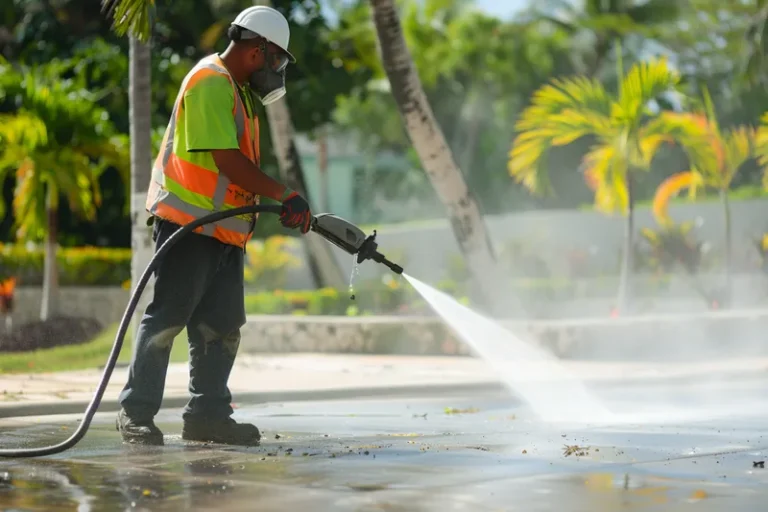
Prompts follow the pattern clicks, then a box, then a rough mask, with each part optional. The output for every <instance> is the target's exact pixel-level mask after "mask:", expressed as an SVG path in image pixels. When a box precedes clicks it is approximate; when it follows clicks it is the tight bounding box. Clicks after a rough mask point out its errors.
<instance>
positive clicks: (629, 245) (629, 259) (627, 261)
mask: <svg viewBox="0 0 768 512" xmlns="http://www.w3.org/2000/svg"><path fill="white" fill-rule="evenodd" d="M632 188H633V187H632V173H631V172H629V171H628V172H627V217H626V223H625V227H624V248H623V252H624V254H623V258H622V264H621V275H620V276H619V293H618V298H617V304H616V308H617V310H618V311H619V312H620V313H622V314H627V313H628V314H631V312H632V274H633V267H634V260H635V197H634V191H633V189H632Z"/></svg>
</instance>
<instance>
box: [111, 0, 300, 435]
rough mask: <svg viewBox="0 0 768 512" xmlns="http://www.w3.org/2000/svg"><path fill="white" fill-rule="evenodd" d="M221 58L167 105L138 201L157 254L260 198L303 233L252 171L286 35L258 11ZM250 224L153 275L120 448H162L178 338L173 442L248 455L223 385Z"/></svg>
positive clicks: (274, 19)
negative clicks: (161, 414)
mask: <svg viewBox="0 0 768 512" xmlns="http://www.w3.org/2000/svg"><path fill="white" fill-rule="evenodd" d="M228 36H229V37H230V39H231V43H230V45H229V47H228V48H227V49H226V51H224V52H223V53H222V54H220V55H211V56H209V57H206V58H204V59H203V60H201V61H200V62H199V63H198V64H197V65H196V66H195V68H194V69H192V71H190V73H189V74H188V75H187V76H186V77H185V79H184V82H183V83H182V86H181V89H180V91H179V95H178V97H177V99H176V104H175V106H174V110H173V114H172V115H171V120H170V122H169V124H168V128H167V130H166V133H165V137H164V140H163V144H162V146H161V149H160V154H159V155H158V156H157V160H156V161H155V164H154V167H153V170H152V182H151V185H150V188H149V193H148V197H147V210H148V211H149V212H150V213H151V214H152V217H151V219H152V221H153V225H154V227H153V229H154V232H153V238H154V240H155V243H156V250H157V248H159V247H160V246H161V245H162V244H163V243H164V242H165V241H166V240H167V239H168V237H169V236H170V235H171V234H172V233H173V232H174V231H176V230H177V229H178V228H179V226H181V225H184V224H187V223H189V222H191V221H192V220H194V219H197V218H199V217H201V216H203V215H206V214H208V213H211V212H212V211H216V210H222V209H227V208H232V207H239V206H244V205H249V204H255V203H258V202H259V197H260V196H266V197H268V198H271V199H273V200H276V201H280V202H281V203H282V205H283V212H282V214H281V216H280V221H281V223H282V224H283V225H284V226H286V227H289V228H299V229H300V230H301V233H306V232H307V231H308V230H309V226H310V220H311V218H312V217H311V212H310V210H309V206H308V205H307V202H306V201H305V200H304V199H303V198H302V197H301V196H299V195H298V194H296V192H294V191H293V190H290V189H289V188H287V187H286V186H284V185H282V184H280V183H278V182H277V181H275V180H273V179H271V178H270V177H269V176H267V175H266V174H265V173H264V172H262V170H261V169H260V168H259V123H258V118H257V117H256V115H255V113H254V96H256V97H258V98H259V99H260V101H261V102H262V103H263V104H265V105H266V104H269V103H271V102H273V101H275V100H277V99H279V98H280V97H282V96H283V95H284V94H285V68H286V66H287V65H288V63H289V62H290V63H294V62H296V60H295V58H294V57H293V55H291V54H290V53H289V52H288V40H289V36H290V33H289V29H288V22H287V21H286V19H285V18H284V17H283V16H282V15H281V14H280V13H279V12H278V11H276V10H274V9H272V8H269V7H263V6H257V7H251V8H249V9H246V10H245V11H243V12H241V13H240V14H239V15H238V16H237V18H236V19H235V21H234V22H233V23H232V25H231V26H230V27H229V31H228ZM255 222H256V216H253V217H251V216H247V217H231V218H229V219H225V220H223V221H220V222H218V223H216V224H211V225H208V226H205V227H203V228H200V229H199V230H198V231H197V232H195V233H190V234H189V235H187V236H186V237H184V238H182V239H181V240H180V241H179V242H178V243H177V244H176V245H174V246H173V247H172V248H171V250H170V251H169V252H168V253H167V255H166V256H165V257H164V258H163V260H162V262H161V263H160V265H159V267H158V269H157V271H156V273H155V278H156V280H155V286H154V297H153V299H152V301H151V303H150V304H149V305H148V306H147V309H146V311H145V314H144V316H143V318H142V320H141V324H140V325H139V329H138V336H137V340H136V346H135V348H134V354H133V360H132V362H131V366H130V372H129V376H128V382H127V383H126V385H125V388H124V389H123V392H122V393H121V395H120V403H121V406H122V410H121V411H120V413H119V414H118V418H117V429H118V431H120V433H121V434H122V437H123V439H124V440H125V441H128V442H136V443H142V444H163V434H162V432H161V431H160V429H158V428H157V426H156V425H155V423H154V417H155V416H156V415H157V412H158V411H159V409H160V404H161V401H162V398H163V388H164V387H165V377H166V371H167V367H168V361H169V357H170V352H171V345H172V343H173V340H174V338H175V337H176V336H177V335H178V334H179V333H180V332H181V331H182V330H183V329H184V327H186V328H187V334H188V336H189V362H190V381H189V391H190V394H191V399H190V401H189V403H188V404H187V406H186V408H185V410H184V414H183V420H184V426H183V429H182V438H183V439H188V440H195V441H207V442H217V443H226V444H252V443H255V442H257V441H258V440H259V438H260V437H261V435H260V433H259V430H258V428H256V427H255V426H254V425H250V424H241V423H236V422H235V421H234V420H233V419H232V418H231V415H232V412H233V411H232V407H231V405H230V402H231V399H232V397H231V394H230V391H229V388H228V386H227V382H228V380H229V374H230V371H231V369H232V365H233V363H234V360H235V355H236V353H237V349H238V345H239V342H240V328H241V327H242V326H243V325H244V323H245V307H244V296H243V288H244V286H243V259H244V251H245V245H246V243H247V241H248V240H249V239H250V237H251V234H252V231H253V226H254V223H255Z"/></svg>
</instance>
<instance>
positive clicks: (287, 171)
mask: <svg viewBox="0 0 768 512" xmlns="http://www.w3.org/2000/svg"><path fill="white" fill-rule="evenodd" d="M253 3H254V5H266V6H270V7H271V6H272V1H271V0H255V1H254V2H253ZM266 110H267V118H268V119H269V132H270V134H271V136H272V145H273V147H274V148H275V154H276V156H277V163H278V166H279V167H280V176H281V178H282V180H283V181H284V182H285V184H286V185H288V186H289V187H291V188H292V189H293V190H295V191H297V192H298V193H299V194H301V195H302V196H304V199H306V200H307V202H308V203H309V204H310V205H311V204H312V201H311V200H310V197H309V190H308V189H307V184H306V182H305V180H304V168H303V166H302V165H301V159H300V158H299V152H298V151H297V150H296V142H294V140H293V134H294V129H293V122H292V121H291V111H290V110H289V109H288V103H286V101H285V97H283V98H280V99H279V100H278V101H276V102H274V103H271V104H269V105H267V107H266ZM324 199H325V198H322V200H324ZM315 206H317V205H315ZM323 206H327V205H325V204H324V205H323ZM302 242H303V243H304V248H305V250H306V253H307V263H308V264H309V270H310V272H311V273H312V278H313V280H314V282H315V286H316V287H330V288H336V289H337V290H341V289H343V288H344V287H345V285H346V282H345V281H346V280H345V278H344V274H343V273H342V271H341V267H339V262H338V260H336V257H335V255H334V252H333V248H332V247H331V245H330V244H328V243H327V242H326V241H325V240H323V239H321V238H320V237H319V236H317V235H315V234H314V233H311V232H310V233H307V234H306V235H304V236H303V237H302Z"/></svg>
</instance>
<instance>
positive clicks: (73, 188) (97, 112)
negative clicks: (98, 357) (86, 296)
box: [0, 60, 126, 321]
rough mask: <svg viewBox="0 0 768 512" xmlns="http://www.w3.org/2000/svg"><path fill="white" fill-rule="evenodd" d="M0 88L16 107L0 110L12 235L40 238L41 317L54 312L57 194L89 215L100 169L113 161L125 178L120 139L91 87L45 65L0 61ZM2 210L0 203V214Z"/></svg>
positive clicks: (0, 159) (97, 196)
mask: <svg viewBox="0 0 768 512" xmlns="http://www.w3.org/2000/svg"><path fill="white" fill-rule="evenodd" d="M59 69H60V66H59V65H58V64H57V65H56V71H58V70H59ZM52 75H53V76H52ZM0 87H1V88H2V89H4V90H5V93H6V94H7V95H8V96H10V97H13V96H15V97H17V98H19V101H20V102H19V107H18V110H17V111H16V112H15V113H12V114H3V115H2V116H0V182H2V181H3V177H4V176H3V174H4V173H7V172H15V175H16V191H15V193H14V199H13V210H14V217H15V220H16V226H17V236H18V237H19V238H20V239H22V240H31V241H38V240H43V239H44V240H45V267H44V274H43V275H44V277H43V301H42V304H41V310H40V319H41V320H43V321H45V320H48V319H50V318H52V317H54V316H56V314H57V312H58V308H57V295H58V269H57V265H56V249H57V238H58V232H57V225H58V211H59V204H60V200H61V198H64V199H65V201H66V202H67V204H68V205H69V208H70V209H71V210H72V211H73V212H74V213H76V214H79V215H81V216H82V217H83V218H85V219H87V220H93V219H94V217H95V215H96V208H97V207H98V206H99V204H100V202H101V193H100V189H99V183H98V180H99V177H100V175H101V174H102V173H103V172H104V171H105V170H106V169H107V168H108V167H115V168H117V169H118V170H119V171H121V174H122V175H123V176H124V178H125V177H126V176H125V171H126V169H125V166H124V161H125V156H126V153H125V140H124V137H120V136H117V135H115V130H114V128H113V126H112V124H111V122H110V121H109V116H108V114H107V112H106V111H104V110H103V109H101V108H100V107H98V106H96V104H95V102H94V101H93V99H92V98H91V97H90V93H89V92H88V91H83V90H74V89H72V88H70V87H69V86H68V85H67V84H66V83H65V82H62V81H60V79H59V77H58V75H57V74H55V73H52V72H50V71H49V70H46V69H45V68H41V69H37V70H17V69H14V68H12V67H11V66H10V65H8V63H7V62H5V61H3V60H0ZM0 201H1V200H0ZM3 210H4V205H2V204H0V217H2V211H3Z"/></svg>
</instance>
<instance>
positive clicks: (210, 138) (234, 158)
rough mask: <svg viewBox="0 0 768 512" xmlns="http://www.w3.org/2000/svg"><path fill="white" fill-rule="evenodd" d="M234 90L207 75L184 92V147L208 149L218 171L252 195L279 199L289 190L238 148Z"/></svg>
mask: <svg viewBox="0 0 768 512" xmlns="http://www.w3.org/2000/svg"><path fill="white" fill-rule="evenodd" d="M234 94H235V92H234V91H233V90H232V85H231V84H230V82H229V80H227V78H226V77H223V76H209V77H206V78H204V79H202V80H200V81H199V82H198V83H196V84H195V85H194V86H193V87H191V88H190V89H188V90H187V91H186V92H185V93H184V118H185V119H184V120H185V123H184V126H183V130H184V134H185V141H186V146H187V151H190V152H210V154H211V157H212V158H213V162H214V163H215V164H216V167H217V168H218V169H219V172H221V173H223V174H224V176H226V177H227V178H229V179H230V181H231V182H232V183H234V184H235V185H238V186H240V187H242V188H243V189H245V190H247V191H248V192H251V193H253V194H256V195H260V196H265V197H269V198H270V199H274V200H276V201H282V200H283V199H285V196H287V195H288V193H290V192H291V191H290V190H289V189H288V188H287V187H286V186H285V185H283V184H281V183H279V182H277V181H275V180H274V179H272V178H271V177H270V176H268V175H267V174H266V173H265V172H264V171H262V170H261V169H260V168H259V166H257V165H256V164H254V163H253V162H251V161H250V160H248V158H247V157H246V156H245V155H243V153H242V152H240V143H239V141H238V139H237V128H236V127H235V122H234V118H233V117H232V108H233V107H234V104H235V103H234V102H235V98H234Z"/></svg>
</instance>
